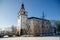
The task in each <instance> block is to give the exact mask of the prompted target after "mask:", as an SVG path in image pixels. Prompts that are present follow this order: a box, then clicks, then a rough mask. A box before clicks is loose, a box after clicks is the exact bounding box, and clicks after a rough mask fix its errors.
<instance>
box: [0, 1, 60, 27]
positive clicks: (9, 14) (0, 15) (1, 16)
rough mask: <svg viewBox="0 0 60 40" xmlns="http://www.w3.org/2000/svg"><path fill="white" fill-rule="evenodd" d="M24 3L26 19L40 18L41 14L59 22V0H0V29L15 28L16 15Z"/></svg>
mask: <svg viewBox="0 0 60 40" xmlns="http://www.w3.org/2000/svg"><path fill="white" fill-rule="evenodd" d="M22 3H24V5H25V9H26V11H27V12H28V17H31V16H35V17H39V18H40V17H41V16H42V12H43V11H44V13H45V18H46V19H49V20H60V0H0V28H5V27H10V26H12V25H15V26H17V20H18V19H17V14H18V12H19V10H20V7H21V4H22Z"/></svg>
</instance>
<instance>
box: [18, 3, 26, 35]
mask: <svg viewBox="0 0 60 40" xmlns="http://www.w3.org/2000/svg"><path fill="white" fill-rule="evenodd" d="M26 20H27V11H25V8H24V4H22V5H21V9H20V11H19V13H18V27H17V29H18V32H19V35H21V34H24V33H23V31H24V30H25V29H26Z"/></svg>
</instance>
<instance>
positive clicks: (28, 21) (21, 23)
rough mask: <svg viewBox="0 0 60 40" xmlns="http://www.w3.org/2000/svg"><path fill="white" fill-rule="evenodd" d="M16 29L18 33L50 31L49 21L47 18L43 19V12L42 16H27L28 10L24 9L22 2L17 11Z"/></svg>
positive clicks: (34, 33)
mask: <svg viewBox="0 0 60 40" xmlns="http://www.w3.org/2000/svg"><path fill="white" fill-rule="evenodd" d="M17 31H18V32H19V35H24V34H33V35H36V34H41V33H51V23H50V21H49V20H47V19H44V13H43V17H42V18H37V17H29V18H28V12H27V11H26V10H25V8H24V4H22V5H21V9H20V11H19V12H18V27H17Z"/></svg>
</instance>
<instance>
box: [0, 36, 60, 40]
mask: <svg viewBox="0 0 60 40" xmlns="http://www.w3.org/2000/svg"><path fill="white" fill-rule="evenodd" d="M0 40H60V37H10V38H0Z"/></svg>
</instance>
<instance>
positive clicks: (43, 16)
mask: <svg viewBox="0 0 60 40" xmlns="http://www.w3.org/2000/svg"><path fill="white" fill-rule="evenodd" d="M44 18H45V15H44V11H43V13H42V19H44Z"/></svg>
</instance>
